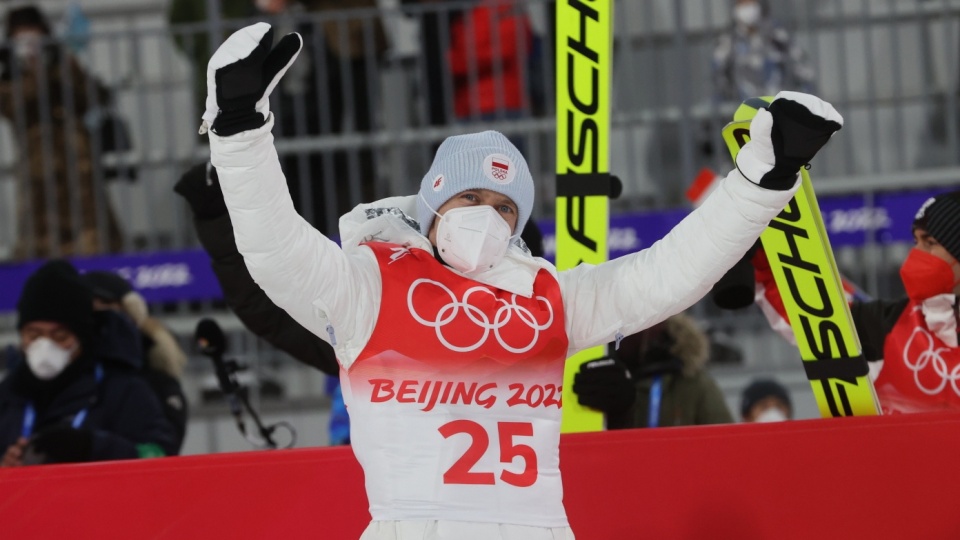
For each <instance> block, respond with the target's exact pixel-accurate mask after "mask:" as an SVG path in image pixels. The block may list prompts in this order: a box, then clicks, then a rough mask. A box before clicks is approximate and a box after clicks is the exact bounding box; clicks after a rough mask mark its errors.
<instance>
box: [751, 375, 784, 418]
mask: <svg viewBox="0 0 960 540" xmlns="http://www.w3.org/2000/svg"><path fill="white" fill-rule="evenodd" d="M768 397H775V398H777V399H779V400H780V401H783V403H784V404H786V406H787V407H788V408H789V409H790V410H791V411H792V410H793V404H792V403H791V402H790V394H789V393H788V392H787V389H786V388H784V387H783V385H782V384H780V383H778V382H777V381H774V380H772V379H758V380H755V381H753V382H752V383H750V385H749V386H747V388H746V389H744V391H743V399H742V401H741V402H740V417H741V418H746V416H747V413H749V412H750V409H752V408H753V406H754V405H756V404H757V403H759V402H760V401H761V400H763V399H764V398H768Z"/></svg>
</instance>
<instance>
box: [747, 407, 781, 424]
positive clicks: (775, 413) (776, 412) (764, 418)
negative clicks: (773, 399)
mask: <svg viewBox="0 0 960 540" xmlns="http://www.w3.org/2000/svg"><path fill="white" fill-rule="evenodd" d="M786 420H788V418H787V415H785V414H783V411H781V410H780V409H779V408H777V407H770V408H768V409H766V410H765V411H763V412H762V413H760V414H758V415H757V418H756V420H754V421H755V422H785V421H786Z"/></svg>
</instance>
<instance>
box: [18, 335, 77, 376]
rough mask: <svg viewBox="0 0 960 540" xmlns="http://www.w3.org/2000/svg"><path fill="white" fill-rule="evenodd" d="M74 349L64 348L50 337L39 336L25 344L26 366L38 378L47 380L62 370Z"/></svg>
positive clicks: (68, 361)
mask: <svg viewBox="0 0 960 540" xmlns="http://www.w3.org/2000/svg"><path fill="white" fill-rule="evenodd" d="M73 351H74V349H70V350H68V349H64V348H63V347H61V346H59V345H57V344H56V343H54V342H53V340H52V339H50V338H47V337H40V338H37V339H35V340H33V342H32V343H30V345H28V346H27V349H26V351H24V353H25V354H26V355H27V366H28V367H29V368H30V371H32V372H33V374H34V375H36V376H37V378H38V379H40V380H43V381H49V380H50V379H53V378H54V377H56V376H57V375H59V374H60V373H62V372H63V370H64V369H65V368H66V367H67V364H69V363H70V356H71V355H73Z"/></svg>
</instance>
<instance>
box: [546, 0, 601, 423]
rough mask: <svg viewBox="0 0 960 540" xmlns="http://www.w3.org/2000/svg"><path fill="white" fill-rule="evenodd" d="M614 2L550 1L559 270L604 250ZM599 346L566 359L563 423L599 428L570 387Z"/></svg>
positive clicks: (597, 418)
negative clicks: (553, 15)
mask: <svg viewBox="0 0 960 540" xmlns="http://www.w3.org/2000/svg"><path fill="white" fill-rule="evenodd" d="M613 3H614V0H592V1H591V0H560V1H558V2H557V47H556V51H557V170H556V172H557V233H556V242H557V244H556V245H557V248H556V262H557V269H558V270H565V269H568V268H573V267H575V266H577V265H578V264H580V263H582V262H585V263H590V264H598V263H602V262H604V261H606V260H607V257H608V254H607V229H608V228H609V195H610V151H609V144H608V139H609V133H610V84H611V76H612V63H613V59H612V56H613ZM605 354H606V351H605V348H604V347H603V346H599V347H593V348H591V349H587V350H584V351H581V352H580V353H577V354H576V355H575V356H573V357H572V358H570V359H568V360H567V364H566V369H565V372H564V378H563V380H564V383H563V417H562V421H561V430H562V431H564V432H571V431H599V430H602V429H603V427H604V426H603V414H602V413H599V412H597V411H594V410H592V409H588V408H586V407H583V406H582V405H580V404H579V403H578V402H577V397H576V395H574V394H573V390H572V389H573V376H574V374H576V373H577V371H579V369H580V366H581V364H583V363H584V362H588V361H590V360H595V359H597V358H600V357H602V356H604V355H605Z"/></svg>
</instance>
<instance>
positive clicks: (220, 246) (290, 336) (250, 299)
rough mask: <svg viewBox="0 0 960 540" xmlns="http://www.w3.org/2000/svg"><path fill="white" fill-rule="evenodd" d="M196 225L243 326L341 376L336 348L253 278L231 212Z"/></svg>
mask: <svg viewBox="0 0 960 540" xmlns="http://www.w3.org/2000/svg"><path fill="white" fill-rule="evenodd" d="M194 224H195V225H196V228H197V236H198V237H199V238H200V243H201V244H203V247H204V249H206V250H207V253H208V254H209V255H210V258H211V259H212V266H213V272H214V273H215V274H216V275H217V280H218V281H219V282H220V287H221V288H223V295H224V298H225V299H226V301H227V304H228V305H229V306H230V309H232V310H233V312H234V313H235V314H236V315H237V317H238V318H239V319H240V321H241V322H243V324H244V326H246V327H247V328H248V329H249V330H250V331H251V332H253V333H254V334H256V335H258V336H260V337H261V338H263V339H265V340H266V341H267V342H268V343H270V344H271V345H273V346H274V347H276V348H278V349H280V350H281V351H284V352H286V353H287V354H289V355H290V356H292V357H293V358H294V359H296V360H298V361H300V362H303V363H304V364H307V365H310V366H313V367H315V368H317V369H319V370H320V371H322V372H324V373H326V374H328V375H332V376H335V377H336V376H338V375H339V373H340V366H339V364H337V357H336V354H335V353H334V351H333V347H331V346H330V345H329V344H328V343H327V342H326V341H323V340H322V339H320V338H319V337H317V336H316V335H315V334H314V333H313V332H310V331H309V330H307V329H306V328H304V327H303V326H301V325H300V323H298V322H297V321H295V320H293V318H292V317H291V316H290V315H289V314H287V312H286V311H284V310H283V309H281V308H279V307H277V305H276V304H274V303H273V301H271V300H270V298H268V297H267V293H265V292H263V289H261V288H260V286H259V285H257V284H256V282H254V281H253V278H252V277H251V276H250V272H249V271H248V270H247V266H246V264H244V262H243V255H241V254H240V252H239V251H238V250H237V243H236V240H235V239H234V236H233V224H232V223H231V222H230V216H229V214H224V215H222V216H220V217H216V218H213V219H196V220H194Z"/></svg>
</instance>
